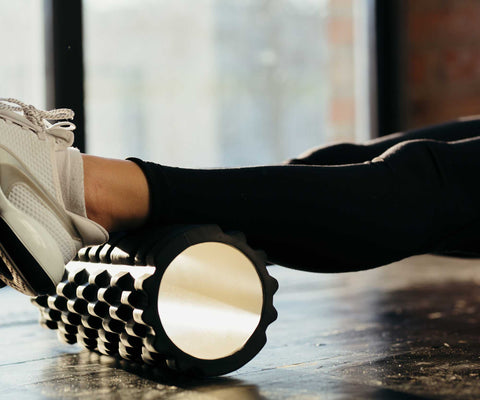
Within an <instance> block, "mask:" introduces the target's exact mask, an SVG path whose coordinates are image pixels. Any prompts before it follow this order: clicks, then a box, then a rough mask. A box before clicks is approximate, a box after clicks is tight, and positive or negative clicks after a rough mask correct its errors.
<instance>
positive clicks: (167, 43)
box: [0, 0, 480, 167]
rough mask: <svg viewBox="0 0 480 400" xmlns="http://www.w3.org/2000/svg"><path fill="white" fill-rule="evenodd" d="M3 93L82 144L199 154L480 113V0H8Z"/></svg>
mask: <svg viewBox="0 0 480 400" xmlns="http://www.w3.org/2000/svg"><path fill="white" fill-rule="evenodd" d="M0 5H1V12H0V33H1V34H2V37H3V38H4V40H3V49H2V54H3V56H2V62H1V63H0V74H1V75H0V76H1V78H0V94H1V96H10V97H17V98H20V99H24V100H25V101H27V102H29V103H32V104H34V105H38V106H39V107H54V106H56V107H70V108H73V109H75V111H76V112H77V118H76V120H75V122H76V123H77V126H78V133H77V143H76V144H77V146H79V147H80V148H81V149H82V150H85V151H87V152H89V153H93V154H96V155H103V156H107V157H119V158H124V157H127V156H132V155H134V156H138V157H143V158H146V159H149V160H152V161H156V162H160V163H164V164H170V165H178V166H190V167H217V166H240V165H255V164H265V163H273V164H275V163H280V162H282V161H283V160H285V159H287V158H289V157H293V156H295V155H298V154H299V153H301V152H303V151H304V150H306V149H308V148H309V147H312V146H317V145H321V144H326V143H332V142H340V141H362V140H366V139H368V138H371V137H375V136H378V135H383V134H386V133H391V132H394V131H398V130H404V129H408V128H413V127H418V126H421V125H426V124H432V123H436V122H442V121H445V120H448V119H452V118H456V117H458V116H462V115H469V114H476V113H478V112H479V106H478V104H479V102H478V99H479V96H480V52H479V51H478V49H479V47H480V34H479V33H480V32H479V31H480V27H479V26H480V25H479V24H478V20H479V18H480V1H478V0H422V1H415V0H388V1H387V0H376V1H375V0H195V1H192V0H83V1H80V0H72V1H68V2H65V1H61V0H60V1H59V0H17V1H15V2H12V1H9V0H0Z"/></svg>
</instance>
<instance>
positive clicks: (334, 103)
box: [326, 0, 355, 142]
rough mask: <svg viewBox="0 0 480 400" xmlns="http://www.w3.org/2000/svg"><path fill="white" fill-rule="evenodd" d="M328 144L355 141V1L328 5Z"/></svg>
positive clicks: (343, 0) (338, 0)
mask: <svg viewBox="0 0 480 400" xmlns="http://www.w3.org/2000/svg"><path fill="white" fill-rule="evenodd" d="M327 7H328V8H327V10H328V19H327V26H326V33H327V43H328V76H329V79H328V80H327V82H328V83H327V85H328V102H327V108H328V111H327V119H328V121H327V124H328V127H329V129H328V132H327V138H326V139H327V141H329V142H333V141H351V140H353V139H354V134H355V94H354V90H353V89H352V88H354V62H353V57H354V53H353V43H354V39H353V26H354V23H353V0H330V1H329V2H328V4H327Z"/></svg>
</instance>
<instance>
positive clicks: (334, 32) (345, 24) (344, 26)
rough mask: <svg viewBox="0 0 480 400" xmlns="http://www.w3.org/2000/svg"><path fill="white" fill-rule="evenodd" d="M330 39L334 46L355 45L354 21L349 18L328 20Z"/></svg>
mask: <svg viewBox="0 0 480 400" xmlns="http://www.w3.org/2000/svg"><path fill="white" fill-rule="evenodd" d="M328 39H329V43H330V44H333V45H336V44H337V45H341V44H352V43H353V21H352V20H351V19H349V18H336V17H332V18H330V19H329V20H328Z"/></svg>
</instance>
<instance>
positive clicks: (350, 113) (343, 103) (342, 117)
mask: <svg viewBox="0 0 480 400" xmlns="http://www.w3.org/2000/svg"><path fill="white" fill-rule="evenodd" d="M354 120H355V106H354V99H353V98H351V97H347V98H337V99H332V100H331V102H330V122H331V123H334V124H344V123H347V122H353V121H354Z"/></svg>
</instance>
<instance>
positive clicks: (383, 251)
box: [136, 139, 480, 272]
mask: <svg viewBox="0 0 480 400" xmlns="http://www.w3.org/2000/svg"><path fill="white" fill-rule="evenodd" d="M467 142H468V143H467ZM476 154H480V139H473V140H468V141H465V143H464V142H454V143H447V142H438V141H431V140H416V141H409V142H404V143H400V144H398V145H396V146H394V147H393V148H391V149H389V150H388V151H387V152H385V153H384V154H383V155H382V156H381V157H379V158H377V159H375V160H374V161H373V162H367V163H362V164H354V165H346V166H327V167H323V166H303V165H287V166H273V167H252V168H233V169H213V170H191V169H184V168H173V167H165V166H160V165H156V164H151V163H144V162H141V161H139V160H136V162H137V163H138V164H139V165H140V166H141V168H142V169H143V171H144V172H145V173H146V176H147V179H148V181H149V182H153V181H156V182H157V185H156V186H155V185H154V186H153V187H152V185H150V189H151V191H152V192H153V197H152V210H151V214H150V218H149V220H150V222H151V223H154V224H170V223H217V224H219V225H221V226H222V227H223V228H225V229H233V230H241V231H243V232H244V233H245V234H246V236H247V240H248V241H249V243H250V244H251V245H253V246H255V247H258V248H262V249H264V250H265V251H266V252H267V255H268V258H269V261H271V262H273V263H278V264H281V265H285V266H289V267H293V268H297V269H305V270H311V271H318V272H341V271H352V270H361V269H367V268H372V267H376V266H380V265H384V264H387V263H390V262H393V261H396V260H399V259H402V258H405V257H408V256H411V255H415V254H422V253H428V252H436V251H444V250H452V249H451V247H452V246H453V247H456V246H460V245H461V243H464V242H465V240H464V239H465V237H463V238H462V235H463V236H465V234H467V236H468V232H466V231H465V232H464V233H463V234H462V235H460V236H458V237H459V239H462V240H459V243H457V244H455V237H456V233H457V232H461V231H462V230H465V229H467V230H468V229H471V230H472V232H473V231H475V229H474V227H476V224H477V219H478V218H479V216H480V213H479V209H478V204H479V202H480V190H479V189H477V187H476V185H472V181H473V178H474V177H475V174H478V171H480V162H479V161H478V156H476ZM469 227H470V228H469ZM475 244H477V242H476V240H473V243H472V246H471V247H472V248H474V247H475ZM479 248H480V247H479Z"/></svg>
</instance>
